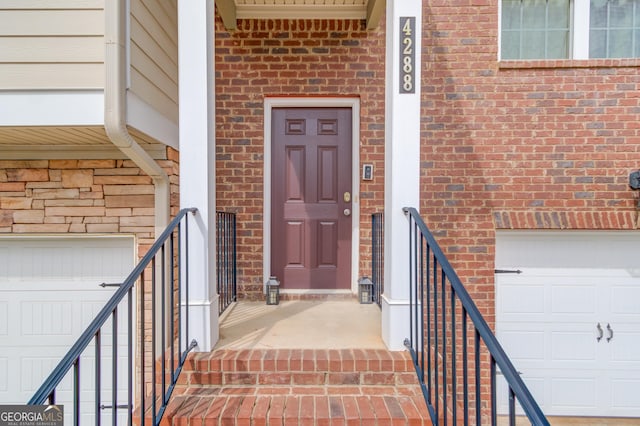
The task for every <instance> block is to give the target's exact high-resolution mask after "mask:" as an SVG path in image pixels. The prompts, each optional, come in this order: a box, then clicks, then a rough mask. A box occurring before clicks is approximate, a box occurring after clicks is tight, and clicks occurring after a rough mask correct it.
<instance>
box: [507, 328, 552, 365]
mask: <svg viewBox="0 0 640 426" xmlns="http://www.w3.org/2000/svg"><path fill="white" fill-rule="evenodd" d="M500 343H501V344H502V346H503V348H504V350H505V351H506V352H507V354H508V355H509V357H510V358H511V359H517V360H518V361H542V362H544V360H545V347H546V346H547V345H545V335H544V333H543V332H540V331H524V330H511V331H504V330H503V332H502V334H501V340H500Z"/></svg>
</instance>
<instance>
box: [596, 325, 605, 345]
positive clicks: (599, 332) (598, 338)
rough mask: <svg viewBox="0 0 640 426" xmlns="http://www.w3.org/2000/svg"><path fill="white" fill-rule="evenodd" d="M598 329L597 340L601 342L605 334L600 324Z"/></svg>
mask: <svg viewBox="0 0 640 426" xmlns="http://www.w3.org/2000/svg"><path fill="white" fill-rule="evenodd" d="M596 328H597V329H598V337H597V338H596V340H597V341H598V342H599V341H600V340H602V336H603V334H604V333H603V332H602V326H601V325H600V323H598V325H597V326H596Z"/></svg>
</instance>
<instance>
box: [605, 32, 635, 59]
mask: <svg viewBox="0 0 640 426" xmlns="http://www.w3.org/2000/svg"><path fill="white" fill-rule="evenodd" d="M609 37H610V39H611V41H610V43H609V57H610V58H630V57H631V54H632V46H631V41H632V40H633V31H632V30H611V31H610V32H609Z"/></svg>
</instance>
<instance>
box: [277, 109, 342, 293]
mask: <svg viewBox="0 0 640 426" xmlns="http://www.w3.org/2000/svg"><path fill="white" fill-rule="evenodd" d="M272 119H273V122H272V135H271V138H272V163H271V192H272V197H271V275H275V276H276V277H278V279H280V281H281V284H280V285H281V287H282V288H283V289H349V288H351V283H350V276H351V202H352V200H351V198H352V195H351V194H352V188H351V138H352V136H351V135H352V133H351V109H349V108H274V109H273V113H272Z"/></svg>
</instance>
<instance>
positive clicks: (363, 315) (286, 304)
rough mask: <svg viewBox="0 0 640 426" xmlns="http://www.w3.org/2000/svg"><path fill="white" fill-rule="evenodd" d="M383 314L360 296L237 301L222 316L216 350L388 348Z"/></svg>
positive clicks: (374, 305) (376, 306)
mask: <svg viewBox="0 0 640 426" xmlns="http://www.w3.org/2000/svg"><path fill="white" fill-rule="evenodd" d="M380 315H381V312H380V308H379V307H378V305H376V304H365V305H361V304H359V303H358V302H357V301H356V300H339V301H330V300H329V301H327V300H290V301H281V302H280V304H279V305H266V304H265V303H264V302H244V301H243V302H236V303H234V304H232V305H231V306H229V307H228V308H227V310H226V311H225V312H224V313H223V314H222V316H221V318H220V339H219V341H218V343H217V345H216V346H215V349H358V348H360V349H385V348H386V346H385V345H384V343H383V342H382V337H381V328H380V327H381V324H380V321H381V318H380Z"/></svg>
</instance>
